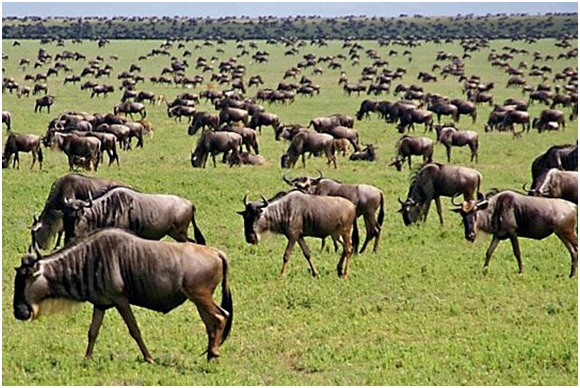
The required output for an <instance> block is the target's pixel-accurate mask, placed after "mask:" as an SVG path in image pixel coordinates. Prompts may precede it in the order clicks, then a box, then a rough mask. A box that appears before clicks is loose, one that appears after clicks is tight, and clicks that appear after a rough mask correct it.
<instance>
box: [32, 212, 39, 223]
mask: <svg viewBox="0 0 580 388" xmlns="http://www.w3.org/2000/svg"><path fill="white" fill-rule="evenodd" d="M37 223H38V217H37V216H36V213H34V214H33V215H32V225H34V224H37Z"/></svg>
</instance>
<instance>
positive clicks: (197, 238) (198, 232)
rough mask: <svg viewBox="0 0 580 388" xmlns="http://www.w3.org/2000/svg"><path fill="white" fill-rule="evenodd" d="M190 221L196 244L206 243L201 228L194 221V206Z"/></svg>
mask: <svg viewBox="0 0 580 388" xmlns="http://www.w3.org/2000/svg"><path fill="white" fill-rule="evenodd" d="M191 223H192V224H193V236H194V237H195V242H196V244H200V245H206V242H205V237H203V234H202V233H201V230H199V228H198V227H197V224H196V222H195V207H194V208H193V212H192V213H191Z"/></svg>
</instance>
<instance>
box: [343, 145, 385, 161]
mask: <svg viewBox="0 0 580 388" xmlns="http://www.w3.org/2000/svg"><path fill="white" fill-rule="evenodd" d="M377 148H378V147H377V146H375V145H374V144H367V145H366V146H365V148H363V149H362V151H355V152H353V153H352V154H351V155H350V156H349V157H348V159H349V160H365V161H368V162H374V161H376V160H377Z"/></svg>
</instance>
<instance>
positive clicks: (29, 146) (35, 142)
mask: <svg viewBox="0 0 580 388" xmlns="http://www.w3.org/2000/svg"><path fill="white" fill-rule="evenodd" d="M41 145H42V144H41V139H40V136H37V135H28V134H21V133H14V132H12V131H8V137H7V138H6V143H5V144H4V152H3V153H2V167H3V168H5V167H6V168H7V167H8V166H9V164H10V158H11V157H12V155H14V161H13V162H12V168H20V158H19V156H18V153H19V152H30V153H31V154H32V163H31V164H30V169H31V170H32V167H34V163H36V159H37V158H38V165H39V167H40V169H41V170H42V161H43V160H44V157H43V155H42V147H41ZM16 163H18V167H16Z"/></svg>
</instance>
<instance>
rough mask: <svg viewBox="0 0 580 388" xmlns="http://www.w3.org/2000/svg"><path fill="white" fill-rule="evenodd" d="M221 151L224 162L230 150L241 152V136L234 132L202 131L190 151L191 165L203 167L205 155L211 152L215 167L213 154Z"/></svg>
mask: <svg viewBox="0 0 580 388" xmlns="http://www.w3.org/2000/svg"><path fill="white" fill-rule="evenodd" d="M222 152H223V154H224V156H223V160H222V161H223V162H224V163H225V162H226V159H227V157H228V154H229V153H230V152H232V153H235V152H242V136H240V135H239V134H237V133H235V132H213V131H206V132H203V133H202V134H201V137H200V138H199V140H198V141H197V146H196V147H195V149H194V150H193V152H192V153H191V166H192V167H194V168H198V167H202V168H205V165H206V163H207V157H208V156H209V155H210V154H211V158H212V161H213V166H214V167H216V162H215V156H216V155H217V154H219V153H222Z"/></svg>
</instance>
